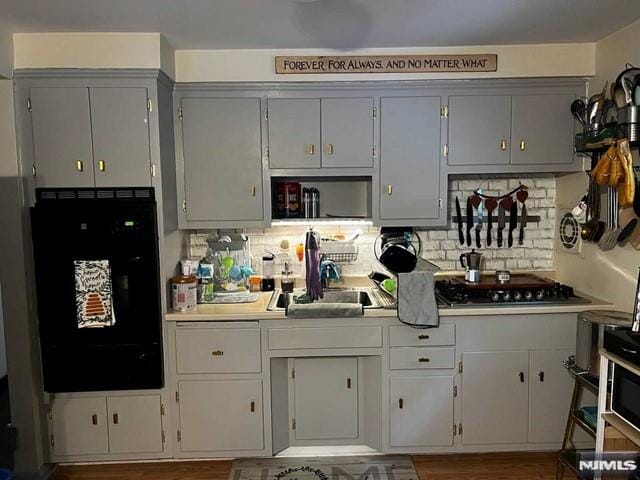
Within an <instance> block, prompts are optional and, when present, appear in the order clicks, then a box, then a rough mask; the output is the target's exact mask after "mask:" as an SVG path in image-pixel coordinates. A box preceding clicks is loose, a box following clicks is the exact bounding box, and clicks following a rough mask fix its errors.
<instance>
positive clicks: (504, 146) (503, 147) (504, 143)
mask: <svg viewBox="0 0 640 480" xmlns="http://www.w3.org/2000/svg"><path fill="white" fill-rule="evenodd" d="M506 149H507V141H506V140H505V139H504V138H503V139H502V140H500V150H506Z"/></svg>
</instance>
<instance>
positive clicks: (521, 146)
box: [520, 140, 527, 152]
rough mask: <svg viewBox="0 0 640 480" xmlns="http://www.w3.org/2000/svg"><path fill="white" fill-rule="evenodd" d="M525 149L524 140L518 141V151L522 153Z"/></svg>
mask: <svg viewBox="0 0 640 480" xmlns="http://www.w3.org/2000/svg"><path fill="white" fill-rule="evenodd" d="M526 148H527V144H526V143H525V142H524V140H520V150H521V151H523V152H524V150H525V149H526Z"/></svg>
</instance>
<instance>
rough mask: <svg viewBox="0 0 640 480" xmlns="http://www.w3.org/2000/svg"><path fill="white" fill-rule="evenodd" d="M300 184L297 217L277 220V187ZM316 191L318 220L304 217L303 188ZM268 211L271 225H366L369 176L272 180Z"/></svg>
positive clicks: (369, 211) (369, 206) (369, 202)
mask: <svg viewBox="0 0 640 480" xmlns="http://www.w3.org/2000/svg"><path fill="white" fill-rule="evenodd" d="M281 182H287V183H299V184H300V202H299V203H300V217H289V218H281V216H279V214H278V205H277V204H278V185H279V184H280V183H281ZM304 188H316V189H318V191H319V193H320V209H319V217H318V218H304V204H303V193H302V192H303V189H304ZM271 212H272V215H271V216H272V220H273V223H272V224H273V225H287V224H292V225H299V224H308V223H325V224H336V223H340V224H345V223H365V224H370V223H371V219H372V216H373V215H372V178H371V177H272V178H271Z"/></svg>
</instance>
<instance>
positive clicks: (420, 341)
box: [389, 325, 456, 347]
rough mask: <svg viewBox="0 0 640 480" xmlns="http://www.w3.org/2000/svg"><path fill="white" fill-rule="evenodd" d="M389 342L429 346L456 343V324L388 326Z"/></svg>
mask: <svg viewBox="0 0 640 480" xmlns="http://www.w3.org/2000/svg"><path fill="white" fill-rule="evenodd" d="M389 344H390V345H391V346H392V347H429V346H432V345H434V346H439V345H455V344H456V326H455V325H441V326H440V327H438V328H425V329H416V328H412V327H405V326H399V325H398V326H393V327H389Z"/></svg>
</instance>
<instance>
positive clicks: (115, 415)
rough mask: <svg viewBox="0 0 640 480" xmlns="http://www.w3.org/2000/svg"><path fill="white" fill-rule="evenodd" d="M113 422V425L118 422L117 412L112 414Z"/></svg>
mask: <svg viewBox="0 0 640 480" xmlns="http://www.w3.org/2000/svg"><path fill="white" fill-rule="evenodd" d="M113 424H114V425H117V424H118V414H117V413H114V414H113Z"/></svg>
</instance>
